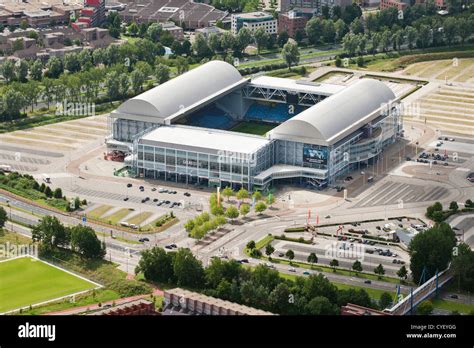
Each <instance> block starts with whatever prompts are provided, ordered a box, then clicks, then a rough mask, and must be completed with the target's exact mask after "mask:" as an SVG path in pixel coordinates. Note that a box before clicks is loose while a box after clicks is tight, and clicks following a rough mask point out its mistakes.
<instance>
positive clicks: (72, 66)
mask: <svg viewBox="0 0 474 348" xmlns="http://www.w3.org/2000/svg"><path fill="white" fill-rule="evenodd" d="M64 68H65V69H66V70H67V71H69V72H70V73H75V72H78V71H80V70H81V63H80V62H79V59H78V55H77V53H69V54H66V55H65V56H64Z"/></svg>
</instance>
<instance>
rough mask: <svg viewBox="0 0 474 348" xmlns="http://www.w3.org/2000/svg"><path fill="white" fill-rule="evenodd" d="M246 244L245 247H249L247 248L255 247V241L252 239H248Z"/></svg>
mask: <svg viewBox="0 0 474 348" xmlns="http://www.w3.org/2000/svg"><path fill="white" fill-rule="evenodd" d="M246 246H247V249H249V250H252V249H255V246H256V244H255V241H254V240H250V241H249V242H248V243H247V245H246Z"/></svg>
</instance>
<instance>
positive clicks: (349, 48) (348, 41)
mask: <svg viewBox="0 0 474 348" xmlns="http://www.w3.org/2000/svg"><path fill="white" fill-rule="evenodd" d="M342 46H343V47H344V51H346V52H347V54H348V55H350V56H353V55H354V54H355V52H356V51H357V48H358V47H359V38H358V36H357V35H354V34H353V33H348V34H346V35H344V37H343V38H342Z"/></svg>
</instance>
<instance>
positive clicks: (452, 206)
mask: <svg viewBox="0 0 474 348" xmlns="http://www.w3.org/2000/svg"><path fill="white" fill-rule="evenodd" d="M449 210H452V211H454V212H457V211H458V210H459V206H458V203H457V202H456V201H452V202H451V203H450V204H449Z"/></svg>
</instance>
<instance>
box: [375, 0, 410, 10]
mask: <svg viewBox="0 0 474 348" xmlns="http://www.w3.org/2000/svg"><path fill="white" fill-rule="evenodd" d="M392 7H394V8H396V9H397V10H399V11H403V10H404V9H406V8H407V7H408V4H407V3H405V2H402V1H397V0H380V9H381V10H384V9H387V8H392Z"/></svg>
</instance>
